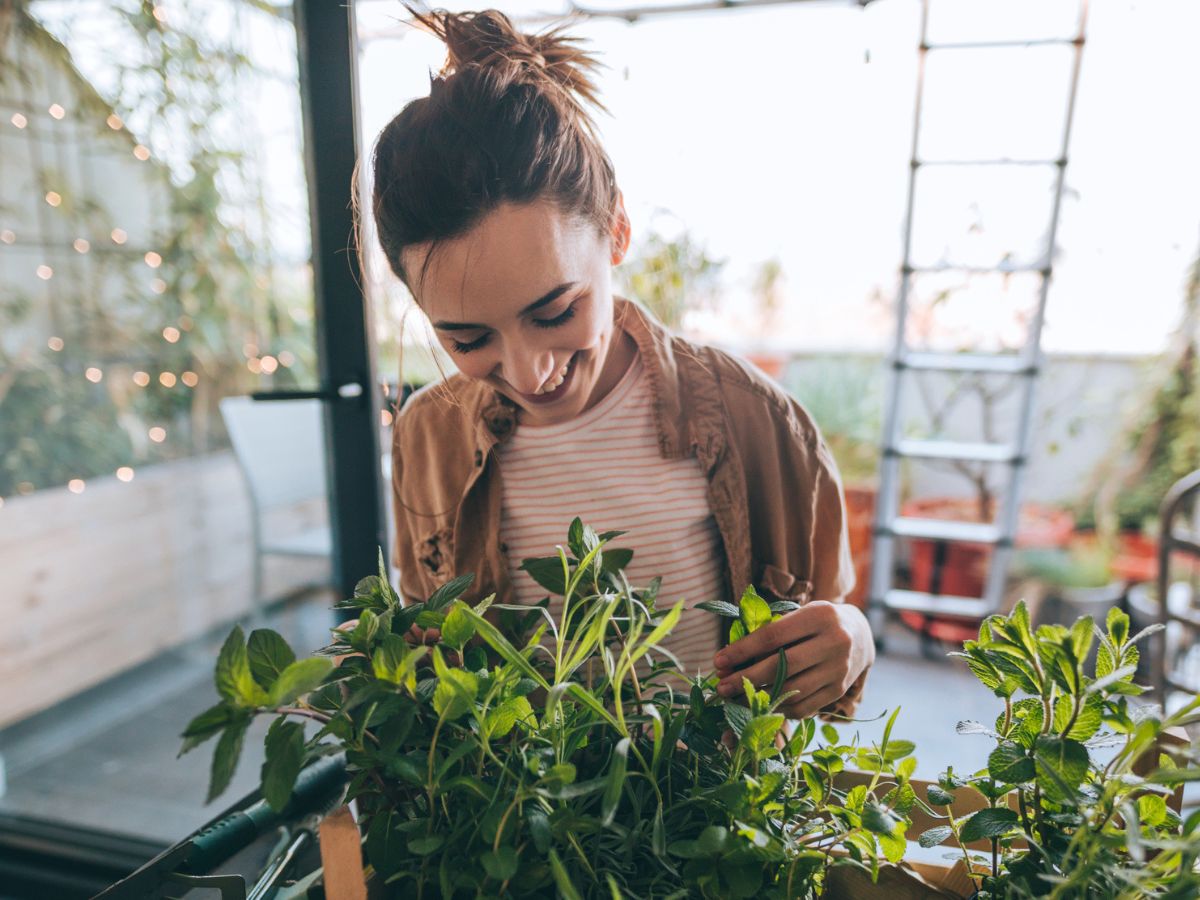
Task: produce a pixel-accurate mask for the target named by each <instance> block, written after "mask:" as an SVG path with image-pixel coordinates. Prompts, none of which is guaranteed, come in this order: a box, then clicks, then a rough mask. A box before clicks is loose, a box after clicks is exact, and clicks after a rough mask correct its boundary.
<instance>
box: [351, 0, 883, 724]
mask: <svg viewBox="0 0 1200 900" xmlns="http://www.w3.org/2000/svg"><path fill="white" fill-rule="evenodd" d="M414 15H417V18H418V19H419V20H420V21H421V22H422V23H423V24H424V25H425V26H426V27H428V28H429V29H431V30H432V31H433V32H434V33H435V34H436V35H438V36H439V37H440V38H441V39H442V40H444V41H445V43H446V45H447V48H448V59H447V62H446V65H445V67H444V68H443V70H442V72H441V73H440V74H439V75H438V76H437V77H435V78H433V79H432V82H431V86H430V94H429V96H428V97H423V98H420V99H417V100H414V101H412V102H411V103H409V104H408V105H407V106H406V107H405V108H404V109H403V110H402V111H401V112H400V114H399V115H397V116H396V118H395V119H393V120H392V122H391V123H389V124H388V126H387V127H386V128H385V129H384V130H383V132H382V133H381V135H380V137H379V139H378V142H377V144H376V147H375V151H374V177H375V182H374V183H375V187H374V192H373V197H372V213H373V215H374V217H375V223H376V226H377V232H378V235H379V239H380V243H381V245H382V247H383V250H384V253H385V255H386V257H387V259H388V262H389V264H390V266H391V268H392V270H393V271H394V272H395V274H396V275H397V277H399V278H400V279H401V280H402V281H403V282H404V283H405V284H406V285H407V286H408V288H409V289H410V291H411V292H412V294H413V296H414V298H415V299H416V302H417V305H418V306H420V308H421V310H422V311H423V312H424V313H425V314H426V315H427V316H428V317H429V320H430V322H431V324H432V327H433V329H434V332H435V334H436V335H437V338H438V340H439V341H440V343H441V344H442V346H443V347H444V348H445V349H446V350H447V351H448V352H449V353H450V355H451V356H452V358H453V359H454V361H455V363H456V365H457V367H458V369H459V372H458V374H456V375H454V376H452V377H450V378H449V379H448V380H447V381H445V382H444V383H442V384H439V385H436V386H433V387H431V388H428V389H426V390H423V391H420V392H418V393H417V394H415V395H414V396H413V397H412V398H411V399H410V400H409V402H408V404H407V405H406V407H405V409H404V411H403V413H402V415H400V416H399V417H398V419H397V421H396V425H395V428H394V445H393V493H394V500H395V503H394V509H395V515H396V532H397V540H396V546H395V548H394V562H395V564H396V566H397V567H398V569H399V573H400V580H401V587H402V590H403V593H404V594H406V595H407V596H408V597H411V598H425V597H427V596H429V594H430V593H432V591H433V590H434V589H435V588H436V587H437V585H439V584H441V583H443V582H445V581H446V580H447V579H448V578H450V577H452V576H454V575H457V574H463V573H468V572H471V573H474V574H475V582H474V585H475V589H476V590H477V592H479V593H490V592H491V591H493V590H494V591H495V592H496V593H497V599H498V601H499V602H532V601H536V600H537V599H538V598H540V597H541V596H542V595H543V594H544V591H542V590H541V589H540V588H538V587H537V585H536V584H535V583H534V582H533V581H532V580H531V579H530V578H529V576H528V575H527V574H526V573H525V572H522V571H520V570H519V566H520V563H521V560H522V559H523V558H527V557H530V556H541V555H545V554H546V552H547V550H548V549H549V548H550V547H552V546H553V545H554V544H555V543H560V542H562V541H563V539H564V537H565V534H566V529H567V525H568V523H569V522H570V521H571V519H572V518H573V517H574V516H576V515H579V516H581V517H582V518H583V519H584V521H585V522H587V523H588V524H590V525H592V526H594V527H595V528H596V529H597V530H623V531H626V532H627V534H626V535H625V536H624V537H622V538H621V540H620V544H621V545H622V546H628V547H630V548H631V549H633V550H634V551H635V557H634V560H633V563H632V564H631V566H630V574H631V576H632V580H633V581H634V582H635V583H637V582H638V581H639V580H643V581H644V579H645V578H646V577H649V576H650V575H653V574H662V575H663V576H664V583H663V587H662V596H663V597H665V598H667V599H669V600H671V601H674V600H675V599H677V598H679V597H684V598H686V599H687V601H688V605H689V606H692V605H694V604H695V603H696V602H699V601H703V600H710V599H725V600H735V599H736V597H737V596H738V595H740V593H741V590H742V588H743V587H745V586H746V585H747V584H750V583H753V584H754V585H756V587H757V588H758V589H759V591H760V592H761V593H762V594H763V595H764V596H765V597H768V598H769V599H788V600H796V601H800V602H802V603H804V604H805V605H804V606H803V607H802V608H801V609H799V610H796V611H794V612H792V613H790V614H788V615H786V616H784V617H783V618H782V619H780V620H779V621H776V622H774V623H772V624H770V625H769V626H767V627H765V628H763V629H761V630H760V631H757V632H755V633H754V634H752V635H749V636H747V637H745V638H743V639H742V640H740V641H737V642H735V643H733V644H732V645H730V646H728V647H724V648H722V647H721V646H720V643H721V642H720V638H719V636H718V627H717V622H716V621H715V617H713V616H711V615H710V614H708V613H704V612H701V611H695V612H685V615H684V618H683V620H682V621H681V624H680V625H679V626H678V627H677V629H676V633H675V634H673V635H672V638H673V639H674V643H673V644H669V645H668V646H669V647H670V649H672V650H673V651H674V652H675V653H676V654H677V655H678V656H679V657H680V658H681V660H682V662H683V664H684V667H685V668H687V669H688V670H689V671H695V670H697V669H700V670H702V671H708V670H710V669H714V668H715V670H716V671H717V673H718V674H719V675H720V676H721V678H722V680H721V683H720V686H719V690H720V691H721V692H722V693H725V694H727V695H733V694H735V693H739V692H740V691H741V690H742V687H741V683H742V678H743V677H749V678H750V679H751V680H752V681H754V682H755V683H756V684H759V685H766V684H770V683H771V682H772V681H773V679H774V675H775V670H776V664H777V650H778V648H780V647H786V648H787V651H786V656H787V662H788V676H789V677H788V681H787V683H786V687H787V689H788V690H795V691H797V692H798V693H797V695H796V696H795V698H794V699H793V700H792V701H791V703H790V704H788V705H787V707H786V708H785V709H784V710H783V711H784V712H786V713H787V714H788V715H789V716H792V717H794V718H799V717H804V716H810V715H813V714H815V713H817V712H823V713H826V714H834V715H850V714H851V713H852V712H853V709H854V706H855V704H856V702H857V700H858V698H859V696H860V695H861V692H862V685H863V682H864V679H865V675H866V671H867V669H868V667H869V666H870V664H871V663H872V661H873V660H874V646H873V643H872V639H871V634H870V629H869V627H868V625H867V622H866V619H865V617H864V616H863V615H862V613H861V612H860V611H859V610H858V609H856V608H854V607H851V606H848V605H846V604H843V603H841V600H842V599H843V598H844V597H845V595H846V594H847V593H848V592H849V590H850V589H851V588H852V586H853V583H854V575H853V569H852V566H851V562H850V554H849V550H848V542H847V536H846V528H845V513H844V509H843V503H842V498H841V486H840V483H839V479H838V474H837V469H836V466H835V464H834V462H833V459H832V457H831V455H830V453H829V450H828V448H827V447H826V445H825V443H824V442H823V441H822V439H821V436H820V433H819V431H818V429H817V427H816V425H815V424H814V423H813V422H812V420H811V419H810V418H809V417H808V415H807V414H806V413H805V411H804V410H803V409H802V408H801V407H800V406H799V404H797V403H796V402H795V401H794V400H792V399H791V398H790V397H788V396H787V395H786V394H784V393H783V392H782V391H781V390H780V389H779V388H778V387H777V386H776V385H775V384H774V383H772V382H771V381H769V380H768V379H766V378H765V377H764V376H763V375H761V374H760V373H759V372H758V371H757V370H755V369H754V368H752V367H750V366H749V365H747V364H745V363H744V362H742V361H740V360H738V359H737V358H735V357H733V356H730V355H728V354H726V353H723V352H721V351H719V350H716V349H713V348H710V347H703V346H698V345H695V344H692V343H689V342H687V341H684V340H682V339H681V338H678V337H675V336H673V335H671V334H670V333H668V332H667V331H666V330H665V329H664V328H663V326H662V325H660V324H659V323H658V322H656V321H655V320H654V319H653V318H652V317H651V316H650V314H649V313H648V312H646V311H645V310H644V309H642V308H641V307H640V306H638V305H636V304H635V303H633V302H630V301H627V300H624V299H621V298H617V297H614V296H613V289H612V267H613V266H615V265H617V264H619V263H620V262H621V260H622V259H623V258H624V255H625V253H626V252H627V250H628V248H629V243H630V233H631V226H630V222H629V217H628V216H627V215H626V212H625V207H624V202H623V199H622V196H621V193H620V191H619V189H618V188H617V184H616V179H615V175H614V171H613V166H612V163H611V161H610V160H609V158H608V155H607V154H606V153H605V151H604V150H603V148H602V147H601V145H600V143H599V141H598V139H597V137H596V134H595V129H594V126H593V123H592V121H591V119H590V118H589V115H588V113H587V111H586V108H585V104H591V105H594V106H596V107H599V108H602V107H600V104H599V102H598V101H597V97H596V91H595V87H594V84H593V82H592V81H591V77H590V73H591V71H592V70H593V69H594V68H595V67H596V65H597V63H596V62H595V60H594V59H592V58H591V57H590V56H589V55H588V54H586V53H584V52H583V51H581V50H580V49H579V48H578V47H577V46H576V43H575V41H574V40H573V39H571V38H568V37H565V36H563V35H562V34H561V32H560V31H555V32H551V33H549V34H543V35H525V34H521V33H519V32H517V31H516V30H515V29H514V28H513V26H512V24H511V23H510V22H509V20H508V19H507V18H506V17H505V16H504V15H502V14H501V13H498V12H495V11H491V10H489V11H486V12H481V13H463V14H449V13H444V12H435V13H432V14H430V15H419V14H415V13H414ZM718 651H719V652H718Z"/></svg>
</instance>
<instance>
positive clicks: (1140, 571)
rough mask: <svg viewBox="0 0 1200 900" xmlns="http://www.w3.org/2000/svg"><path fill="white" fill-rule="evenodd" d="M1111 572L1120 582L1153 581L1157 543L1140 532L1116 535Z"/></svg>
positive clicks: (1156, 559) (1156, 561)
mask: <svg viewBox="0 0 1200 900" xmlns="http://www.w3.org/2000/svg"><path fill="white" fill-rule="evenodd" d="M1112 570H1113V575H1114V576H1115V577H1116V578H1119V579H1121V580H1122V581H1128V582H1132V583H1137V582H1142V581H1153V580H1154V579H1155V578H1157V577H1158V541H1156V540H1154V539H1153V538H1148V537H1146V536H1145V535H1144V534H1141V533H1140V532H1122V533H1121V534H1119V535H1117V555H1116V556H1115V557H1114V558H1113V562H1112Z"/></svg>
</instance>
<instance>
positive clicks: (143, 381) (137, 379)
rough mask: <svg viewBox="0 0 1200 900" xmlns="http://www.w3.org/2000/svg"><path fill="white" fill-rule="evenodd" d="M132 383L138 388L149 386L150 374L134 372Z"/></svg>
mask: <svg viewBox="0 0 1200 900" xmlns="http://www.w3.org/2000/svg"><path fill="white" fill-rule="evenodd" d="M133 383H134V384H136V385H137V386H138V387H146V386H147V385H148V384H150V374H149V373H148V372H134V373H133Z"/></svg>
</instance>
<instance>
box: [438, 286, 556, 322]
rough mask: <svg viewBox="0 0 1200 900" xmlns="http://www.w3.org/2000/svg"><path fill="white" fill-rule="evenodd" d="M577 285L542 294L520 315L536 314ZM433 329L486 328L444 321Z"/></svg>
mask: <svg viewBox="0 0 1200 900" xmlns="http://www.w3.org/2000/svg"><path fill="white" fill-rule="evenodd" d="M578 283H579V282H577V281H564V282H563V283H562V284H560V285H559V286H558V287H556V288H553V289H551V290H550V291H548V292H547V293H545V294H543V295H542V296H541V297H539V298H538V299H536V300H534V301H533V302H532V303H530V304H529V305H528V306H526V307H525V308H524V309H523V310H521V315H523V316H527V315H529V314H530V313H531V312H537V311H538V310H539V309H541V308H542V307H543V306H546V305H548V304H550V303H553V302H554V301H555V300H557V299H558V298H559V297H561V296H562V295H563V294H565V293H566V292H567V291H569V290H570V289H571V288H573V287H575V286H576V285H577V284H578ZM433 327H434V328H436V329H438V330H439V331H470V330H472V329H476V328H487V327H488V326H487V325H476V324H474V323H471V322H445V321H441V320H439V321H437V322H434V323H433Z"/></svg>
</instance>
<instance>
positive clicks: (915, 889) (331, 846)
mask: <svg viewBox="0 0 1200 900" xmlns="http://www.w3.org/2000/svg"><path fill="white" fill-rule="evenodd" d="M1187 743H1188V737H1187V735H1186V734H1185V733H1183V732H1182V731H1178V730H1177V731H1173V732H1169V733H1167V734H1165V735H1164V736H1163V738H1162V740H1161V741H1160V742H1159V744H1158V746H1156V747H1155V748H1154V749H1153V750H1152V751H1151V752H1149V753H1147V754H1146V755H1145V756H1143V757H1142V759H1141V760H1139V762H1138V764H1137V765H1135V766H1134V771H1135V772H1137V773H1138V774H1139V775H1148V774H1149V773H1150V771H1151V770H1152V769H1153V768H1155V767H1156V765H1157V760H1158V755H1159V752H1160V750H1161V749H1162V748H1165V747H1173V746H1174V747H1177V746H1185V745H1187ZM871 778H872V776H871V775H870V774H869V773H866V772H856V771H852V770H848V771H845V772H842V773H840V774H839V775H838V776H837V781H838V786H839V787H841V788H852V787H854V786H856V785H859V784H867V783H868V782H870V780H871ZM910 783H911V784H912V786H913V789H914V790H915V791H916V792H917V796H918V797H924V796H925V793H926V791H927V790H928V788H929V786H930V784H932V783H933V782H929V781H922V780H920V779H915V778H914V779H913V780H912V781H911V782H910ZM1009 802H1010V805H1011V806H1012V808H1013V809H1016V800H1015V798H1013V797H1011V796H1010V798H1009ZM1168 805H1170V807H1171V808H1172V809H1174V810H1175V811H1176V812H1179V811H1180V809H1181V808H1182V805H1183V791H1182V789H1180V790H1178V791H1176V792H1175V795H1174V796H1173V797H1171V798H1170V799H1169V800H1168ZM985 806H987V803H986V801H985V800H984V799H983V797H981V796H980V795H979V794H977V793H975V792H974V791H960V792H959V794H958V796H957V798H956V802H955V803H954V806H953V810H954V815H955V818H958V819H961V818H962V817H963V816H966V815H970V814H971V813H973V812H976V811H977V810H980V809H983V808H984V807H985ZM910 818H911V819H912V826H911V827H910V828H909V834H911V835H914V836H916V835H920V834H921V833H923V832H925V831H928V830H929V829H930V828H934V827H936V826H937V825H942V824H945V821H944V820H941V819H934V818H933V817H931V816H928V815H926V814H925V813H924V812H923V811H922V810H921V809H920V808H919V807H915V808H914V809H913V810H912V812H911V814H910ZM320 842H321V861H322V868H323V871H324V875H323V884H324V891H325V897H326V898H329V900H335V898H336V900H373V898H374V897H376V896H377V895H379V892H378V890H377V889H375V890H373V889H371V888H370V886H368V884H367V883H366V882H365V881H364V878H363V857H362V840H361V836H360V834H359V830H358V825H357V823H356V822H355V821H354V817H353V815H352V814H351V812H350V810H349V808H348V807H345V806H343V807H341V808H340V809H338V810H337V811H336V812H334V813H333V814H332V815H330V816H329V817H327V818H326V819H325V820H324V821H323V822H322V823H321V835H320ZM968 847H969V849H971V850H978V851H981V852H989V851H990V850H991V842H990V841H976V842H975V843H973V844H969V845H968ZM951 849H954V850H957V845H955V844H954V843H953V842H952V841H950V840H947V842H946V843H945V844H943V845H940V846H938V847H933V848H930V849H926V848H924V847H921V846H920V845H919V844H917V842H916V841H909V843H908V852H907V853H906V854H905V859H904V860H903V861H902V862H900V863H898V864H895V865H890V864H888V865H883V866H881V867H880V870H879V880H878V881H877V882H875V883H872V882H871V880H870V878H869V877H868V876H866V875H865V874H863V873H862V872H861V871H859V870H857V869H852V868H850V867H839V868H835V869H833V870H831V873H830V880H829V884H828V887H827V888H826V891H825V893H824V894H823V895H822V896H823V898H824V900H932V898H937V900H966V898H969V897H970V896H971V895H972V894H973V893H974V892H975V885H974V883H973V882H972V880H971V878H970V876H969V875H968V873H967V869H966V865H965V863H964V862H963V860H962V858H961V857H958V858H956V859H953V860H949V859H946V858H945V856H946V855H947V853H949V852H950V850H951Z"/></svg>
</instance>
